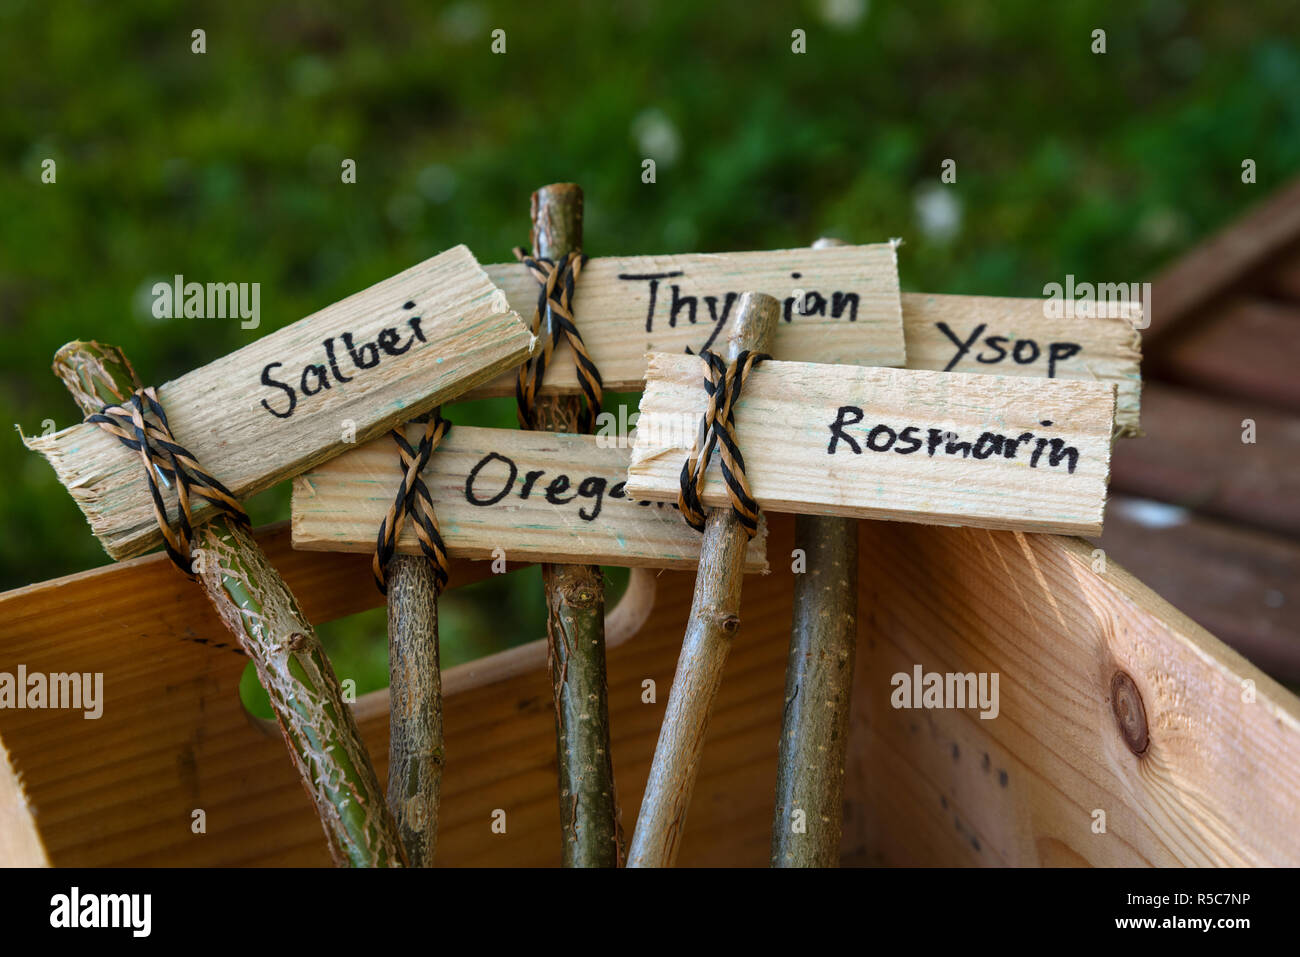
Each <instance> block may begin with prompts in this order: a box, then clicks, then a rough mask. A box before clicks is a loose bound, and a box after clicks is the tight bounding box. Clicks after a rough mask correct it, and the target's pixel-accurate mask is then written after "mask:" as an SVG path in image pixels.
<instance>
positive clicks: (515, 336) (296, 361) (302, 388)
mask: <svg viewBox="0 0 1300 957" xmlns="http://www.w3.org/2000/svg"><path fill="white" fill-rule="evenodd" d="M435 343H436V344H435ZM531 344H532V336H531V334H530V333H528V331H527V330H526V329H525V328H524V327H523V325H522V323H521V322H520V321H519V318H518V316H517V315H515V314H513V313H511V312H509V311H508V308H507V307H506V303H505V300H504V297H503V296H502V295H501V293H500V291H499V290H497V289H496V288H495V287H493V286H492V284H491V283H490V282H489V281H488V280H487V278H486V275H485V274H484V273H483V272H482V270H481V269H479V268H478V265H477V263H476V262H475V261H474V259H473V257H472V256H471V255H470V254H469V252H468V251H467V250H466V249H464V247H457V248H456V249H453V250H450V251H448V252H446V253H443V254H442V255H440V256H436V257H434V258H433V259H430V260H428V261H427V262H425V263H422V264H421V265H419V266H416V267H413V268H412V269H410V270H407V271H406V272H405V273H402V274H400V275H399V276H396V277H394V278H392V279H389V280H387V281H385V282H383V283H380V284H378V285H376V286H374V287H372V288H371V289H369V290H366V291H365V292H362V293H359V294H357V295H355V296H352V297H350V298H348V299H346V300H344V301H343V302H341V303H337V304H336V305H334V306H331V307H329V308H327V309H325V310H322V311H321V312H319V313H317V314H315V315H314V316H310V317H308V318H307V319H304V320H301V321H300V322H298V323H295V324H294V325H292V326H289V327H288V328H286V329H282V330H280V331H279V332H276V333H273V334H271V335H269V336H266V337H264V338H263V339H261V340H259V341H258V342H256V343H254V344H252V345H250V346H247V347H245V348H244V349H241V350H239V351H237V352H235V353H233V354H231V355H230V356H227V357H225V358H224V359H220V360H217V361H216V362H214V363H211V364H210V365H208V366H206V367H204V368H203V369H200V370H198V371H197V372H193V373H190V374H189V375H187V376H183V377H182V378H181V379H179V380H177V381H176V382H175V383H171V384H169V385H165V386H163V387H161V388H160V389H159V390H157V393H158V397H159V400H160V402H161V404H162V407H163V408H164V410H165V411H166V413H167V418H168V421H169V423H170V432H171V436H172V438H173V439H174V441H175V442H176V443H177V444H178V445H180V446H183V447H184V448H185V449H186V450H187V451H188V453H189V454H191V455H192V456H193V457H194V459H195V460H196V461H198V462H199V463H203V462H204V456H205V454H208V455H209V457H210V458H211V459H213V460H214V461H220V462H221V463H222V465H223V466H224V467H222V468H219V469H218V470H217V471H215V472H213V473H211V474H213V475H214V477H215V478H216V480H217V481H218V482H222V483H223V484H224V485H225V486H226V487H228V488H229V489H230V490H231V492H232V493H233V494H234V495H235V496H236V497H238V496H240V495H244V494H251V493H252V492H255V491H257V490H259V489H260V488H263V487H265V486H266V485H269V484H271V483H273V482H275V481H276V480H278V479H279V478H282V477H284V476H286V475H290V474H293V472H295V471H297V470H298V469H299V468H301V467H303V466H305V465H308V464H310V463H312V462H315V461H319V460H321V459H322V458H325V457H328V456H329V455H331V454H333V453H334V452H336V451H337V450H338V449H340V448H342V447H343V446H344V445H345V444H348V443H349V442H350V441H353V440H355V439H356V438H357V437H367V436H373V435H374V434H376V433H377V432H378V431H380V430H383V429H386V428H388V427H389V426H390V425H392V424H394V423H395V422H396V421H397V420H398V419H399V418H404V417H406V416H408V415H409V414H411V412H415V413H416V414H418V413H419V412H420V411H421V410H422V409H427V408H428V407H429V406H431V405H433V404H436V403H437V402H438V401H439V400H440V399H441V398H444V397H450V396H453V395H455V394H458V393H459V392H460V391H462V390H463V389H464V388H467V387H468V386H470V385H472V384H474V383H475V382H478V381H482V379H483V378H485V377H487V376H490V375H491V374H492V373H494V372H495V371H497V370H498V369H500V368H502V367H504V366H507V365H509V364H511V363H513V362H516V361H518V360H519V359H520V358H522V357H523V356H525V355H526V354H527V353H528V351H529V349H530V347H531ZM345 352H346V356H347V358H348V360H350V362H351V366H347V365H346V364H345V361H344V359H343V358H342V356H343V354H344V353H345ZM318 353H319V355H318ZM318 359H319V360H321V361H315V360H318ZM55 367H56V371H58V372H59V374H60V375H61V376H62V377H63V378H64V380H65V382H67V384H68V386H69V389H70V390H72V392H73V394H74V397H75V398H76V399H77V401H78V403H79V404H80V405H81V407H82V411H83V412H84V413H86V414H87V415H90V414H92V413H96V412H98V411H99V410H100V408H101V407H103V406H105V405H116V404H120V403H122V402H124V401H125V399H126V397H128V396H129V395H130V394H131V393H132V392H133V391H135V390H138V389H139V387H140V383H139V382H138V381H136V380H135V376H134V372H133V371H132V370H131V369H130V366H129V363H127V361H126V358H125V356H123V355H122V354H121V352H120V350H116V349H113V348H112V347H103V346H99V345H98V344H95V343H72V344H70V345H69V346H66V347H64V349H62V350H60V353H59V355H58V356H57V357H56V363H55ZM282 368H283V369H301V374H300V376H299V377H298V378H297V379H296V380H295V379H294V378H293V377H292V376H289V377H288V381H286V378H284V377H283V375H284V374H283V373H281V372H279V370H280V369H282ZM259 369H260V375H259V374H258V370H259ZM253 381H258V382H260V384H261V385H262V386H265V387H266V388H267V389H268V390H269V392H270V395H269V396H267V395H264V396H263V397H262V398H261V399H260V400H259V399H258V398H257V394H256V390H255V389H253V388H252V382H253ZM295 382H296V387H295V385H294V384H293V383H295ZM277 395H278V397H277ZM271 400H275V401H274V402H273V401H271ZM254 403H257V404H256V405H255V404H254ZM277 403H279V404H277ZM259 406H260V408H259ZM28 445H29V446H30V447H33V448H37V449H39V450H40V451H42V452H43V453H45V454H46V456H47V457H48V458H49V459H50V461H51V462H52V463H53V464H54V466H55V469H56V472H57V474H58V475H59V478H60V480H61V481H63V482H64V483H65V484H67V485H68V487H69V488H70V489H71V490H73V494H74V496H77V497H78V501H79V502H80V504H81V505H82V508H83V511H84V512H85V513H86V514H87V517H88V518H89V519H90V521H91V526H92V529H93V530H94V531H95V533H96V535H97V536H99V537H100V540H101V542H103V543H104V544H105V547H106V548H107V549H108V551H109V553H110V554H112V555H114V557H121V556H123V555H127V554H131V553H132V552H134V551H139V550H142V549H145V548H148V547H149V546H150V545H151V544H153V543H154V541H155V540H160V539H161V537H162V533H161V530H160V529H159V528H158V525H157V519H156V517H155V516H154V512H153V510H152V506H151V498H150V493H149V491H148V483H147V482H146V481H145V476H146V475H147V474H149V473H146V472H145V471H144V468H145V467H144V465H143V464H142V462H141V461H140V458H139V456H138V454H137V453H135V452H132V451H130V450H128V449H126V448H125V447H124V446H122V445H121V444H120V442H119V440H118V439H117V438H116V437H114V436H112V435H109V434H108V433H106V432H105V431H103V429H102V428H101V427H100V426H99V425H97V424H93V423H84V424H82V425H80V426H74V427H72V428H69V429H65V430H63V431H62V432H60V433H56V434H55V435H53V436H50V437H48V438H41V439H33V440H30V441H29V442H28ZM174 463H175V460H174V459H173V464H174ZM159 474H160V475H161V472H160V473H159ZM164 479H165V476H164ZM167 484H168V485H169V486H170V483H167ZM168 491H170V487H169V489H168ZM133 495H134V496H135V497H136V498H139V497H143V499H144V501H145V502H146V506H145V507H146V515H147V518H144V519H143V520H142V518H141V516H139V515H135V514H133V509H134V511H135V512H138V511H139V509H140V506H139V503H138V502H134V501H133ZM164 498H166V496H165V497H164ZM193 505H194V507H193V509H192V513H191V517H192V519H193V520H194V522H195V523H196V525H197V527H196V528H195V530H194V533H193V539H192V543H193V546H194V547H193V550H192V553H191V555H184V552H185V549H184V547H182V548H181V552H180V554H181V555H182V556H184V557H185V558H189V557H193V558H194V559H195V561H194V565H193V567H192V571H193V572H194V573H195V574H196V577H197V578H198V580H199V581H200V582H201V583H202V584H203V586H204V589H205V591H206V592H207V594H208V597H209V598H210V599H211V600H212V602H213V605H214V606H215V608H216V609H217V612H218V614H219V616H220V617H221V619H222V620H223V622H224V623H225V624H226V626H227V627H228V628H229V629H230V631H231V632H232V633H233V634H234V635H235V636H236V638H237V639H238V641H239V644H240V646H241V647H242V648H243V650H244V651H245V653H247V654H248V656H249V657H250V658H251V659H252V660H253V661H254V663H255V664H256V665H257V671H258V678H259V680H260V681H261V683H262V684H263V686H264V687H265V688H266V690H267V693H268V695H269V696H270V699H271V704H272V708H273V710H274V711H275V713H276V718H277V721H278V723H279V725H280V728H281V730H282V732H283V733H284V736H285V741H286V744H287V745H288V747H289V750H290V754H291V756H292V757H293V760H294V765H295V767H296V769H297V770H298V772H299V775H300V777H301V779H302V781H303V784H304V786H305V787H306V789H307V792H308V794H309V795H310V796H311V797H312V799H313V801H314V802H315V804H316V807H317V811H318V814H319V816H320V818H321V822H322V826H323V827H324V830H325V833H326V836H327V838H328V841H329V845H330V850H331V854H332V855H333V857H334V859H335V861H336V863H339V864H353V865H376V864H403V863H406V861H407V857H406V854H405V852H404V849H403V845H402V841H401V838H400V837H399V835H398V832H397V828H396V824H395V821H394V818H393V815H392V814H391V813H390V812H389V809H388V806H387V805H386V804H385V802H384V799H383V796H382V793H381V792H380V790H379V785H378V779H377V777H376V775H375V771H374V767H373V765H372V764H371V762H370V758H369V755H368V754H367V753H366V751H365V748H364V745H363V744H362V743H361V740H360V737H359V734H358V732H357V728H356V722H355V720H354V719H353V717H352V713H351V710H350V708H348V706H347V705H346V704H345V703H344V701H343V699H342V696H341V691H340V688H339V684H338V680H337V679H336V678H335V676H334V673H333V670H332V668H331V667H330V664H329V660H328V658H327V657H326V655H325V653H324V650H323V649H322V647H321V645H320V642H319V640H318V639H317V638H316V635H315V632H314V630H313V629H312V627H311V624H310V623H309V622H308V621H307V620H306V619H305V617H304V616H303V615H302V613H301V611H300V610H299V608H298V605H297V602H296V601H295V600H294V598H293V595H292V594H290V592H289V590H288V588H287V587H286V586H285V585H284V582H283V581H282V580H281V579H280V577H279V575H278V574H277V573H276V572H275V569H274V568H273V567H272V566H271V565H270V563H269V562H268V561H267V560H266V557H265V556H264V555H263V554H262V553H261V551H260V549H259V548H258V547H257V545H256V543H255V542H254V541H253V539H252V536H251V534H250V532H249V530H248V529H247V528H245V527H244V525H243V524H241V523H240V522H239V521H236V520H234V519H232V518H230V517H227V516H226V515H219V516H217V517H215V518H213V517H212V511H213V509H212V507H210V506H209V507H203V506H202V505H201V503H200V500H198V499H194V500H193ZM166 508H167V509H168V510H169V511H168V513H167V514H168V519H169V520H171V521H174V520H175V516H176V514H177V513H176V508H177V507H176V505H174V504H171V503H167V504H166ZM207 518H212V520H211V521H207V522H206V523H204V520H205V519H207Z"/></svg>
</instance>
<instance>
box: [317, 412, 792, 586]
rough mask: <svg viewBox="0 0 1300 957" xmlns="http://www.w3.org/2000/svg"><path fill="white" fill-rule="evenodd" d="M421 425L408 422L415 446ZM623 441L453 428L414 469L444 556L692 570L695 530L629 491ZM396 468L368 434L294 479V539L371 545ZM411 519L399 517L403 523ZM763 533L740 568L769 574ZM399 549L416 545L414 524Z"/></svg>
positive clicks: (670, 510) (387, 445)
mask: <svg viewBox="0 0 1300 957" xmlns="http://www.w3.org/2000/svg"><path fill="white" fill-rule="evenodd" d="M422 431H423V426H418V425H413V426H409V427H408V428H407V435H408V437H409V439H410V441H411V443H412V444H414V443H415V442H416V440H417V438H418V436H419V435H420V433H421V432H422ZM631 454H632V452H631V449H630V448H621V447H619V445H618V444H617V443H616V442H605V441H603V440H602V439H600V438H597V437H596V436H591V435H575V434H571V433H570V434H564V433H555V432H524V431H519V430H515V429H481V428H474V427H472V426H464V425H458V426H455V427H454V428H453V429H452V430H451V432H450V433H448V435H447V437H446V438H445V439H444V440H443V442H442V444H441V445H440V446H438V449H437V451H436V452H434V453H433V455H432V456H431V457H430V458H429V464H428V465H426V466H425V468H424V471H423V472H422V473H421V476H422V477H423V479H424V484H425V485H426V486H428V488H429V494H430V496H431V497H432V499H433V501H434V502H435V504H436V508H437V513H438V526H439V528H440V529H441V531H442V538H443V542H444V543H445V544H446V546H447V553H448V554H449V555H450V556H451V557H452V558H468V559H478V560H482V561H490V560H492V559H493V558H494V557H495V555H497V554H500V553H499V552H497V550H498V549H503V550H504V551H505V555H506V559H507V561H510V562H557V563H565V562H587V563H591V564H599V565H618V566H622V567H628V568H631V567H638V566H642V567H648V568H694V567H695V566H696V565H697V564H698V563H699V558H700V536H699V534H698V533H696V532H694V531H692V530H691V529H690V528H689V527H687V525H686V523H685V522H683V521H682V518H681V515H680V514H679V513H678V512H677V509H676V507H675V506H672V505H669V504H666V503H663V502H648V501H645V500H638V499H635V498H632V497H631V496H629V495H628V494H627V491H626V481H627V467H628V463H629V461H630V460H631ZM401 476H402V473H401V469H400V466H399V462H398V460H397V456H396V455H395V454H394V446H393V442H392V440H391V439H389V438H387V437H385V438H381V439H376V440H375V441H374V442H370V443H367V444H366V445H363V446H361V447H360V448H357V449H354V450H353V451H351V452H345V453H344V454H343V455H340V456H338V457H337V458H334V459H331V460H330V461H328V462H323V463H322V464H320V465H318V466H316V467H315V468H314V469H311V470H310V471H308V472H304V473H303V474H302V475H300V476H298V477H297V478H295V479H294V481H293V503H292V509H293V545H294V547H295V548H302V549H308V550H311V551H336V552H367V553H368V552H371V551H373V550H374V547H375V529H376V528H378V527H379V523H380V521H381V520H382V519H383V517H384V514H385V512H386V511H387V510H388V507H389V506H390V505H391V504H392V498H393V490H394V489H395V488H396V487H397V484H398V483H399V482H400V481H401ZM408 524H409V523H408ZM765 540H766V531H765V529H764V528H760V529H759V533H758V534H757V535H756V536H754V539H753V540H752V541H751V542H750V544H749V548H748V550H747V552H746V557H745V570H746V571H749V572H759V571H766V570H767V563H766V561H765V560H764V542H765ZM397 550H398V552H399V553H402V554H408V555H414V554H418V553H419V546H418V544H417V541H416V536H415V532H414V530H413V529H411V528H409V527H406V528H404V529H403V530H402V535H401V537H400V538H399V539H398V543H397Z"/></svg>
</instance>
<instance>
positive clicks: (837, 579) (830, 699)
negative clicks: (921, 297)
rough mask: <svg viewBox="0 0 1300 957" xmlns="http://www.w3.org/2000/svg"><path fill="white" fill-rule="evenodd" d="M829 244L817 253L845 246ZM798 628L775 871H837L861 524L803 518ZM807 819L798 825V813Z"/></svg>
mask: <svg viewBox="0 0 1300 957" xmlns="http://www.w3.org/2000/svg"><path fill="white" fill-rule="evenodd" d="M839 245H842V242H841V241H840V240H838V239H830V238H823V239H819V240H817V242H815V243H813V248H814V249H823V248H826V247H828V246H839ZM794 545H795V548H796V549H798V550H799V551H800V552H801V553H802V554H803V560H804V562H805V566H804V569H803V573H802V574H797V575H795V578H794V621H793V623H792V625H791V629H790V654H789V657H788V659H787V662H786V669H785V708H784V710H783V711H782V720H781V745H780V755H779V757H778V760H777V767H776V810H775V812H774V813H773V816H772V866H773V867H835V866H836V865H838V864H839V854H840V829H841V826H842V824H843V804H844V754H845V749H846V747H847V744H848V738H849V711H850V702H851V700H852V695H853V659H854V652H855V651H856V650H857V643H858V522H857V520H856V519H852V518H838V517H835V516H831V515H798V516H795V520H794ZM796 811H801V812H803V816H802V820H801V821H799V822H798V825H799V826H798V828H796V822H795V820H794V813H795V812H796Z"/></svg>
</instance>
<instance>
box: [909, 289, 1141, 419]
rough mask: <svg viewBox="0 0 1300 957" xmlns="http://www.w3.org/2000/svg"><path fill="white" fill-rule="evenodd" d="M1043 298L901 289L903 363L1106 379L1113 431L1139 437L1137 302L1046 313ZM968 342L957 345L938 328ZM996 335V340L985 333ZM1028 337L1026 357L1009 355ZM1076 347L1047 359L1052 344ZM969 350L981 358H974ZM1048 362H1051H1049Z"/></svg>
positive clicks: (981, 371) (987, 372)
mask: <svg viewBox="0 0 1300 957" xmlns="http://www.w3.org/2000/svg"><path fill="white" fill-rule="evenodd" d="M1048 301H1049V300H1045V299H1012V298H1004V297H998V296H953V295H940V294H937V293H903V330H904V334H905V335H906V337H907V368H909V369H929V370H932V371H945V370H946V368H947V366H948V365H949V363H951V362H956V365H954V366H953V368H952V369H951V370H950V371H952V372H956V373H970V374H979V375H1012V376H1026V377H1035V378H1037V377H1046V375H1047V373H1048V372H1049V371H1050V372H1053V373H1054V378H1057V379H1061V380H1080V381H1111V382H1114V383H1115V385H1116V393H1117V394H1116V405H1115V437H1116V438H1127V437H1133V436H1139V435H1141V434H1142V430H1141V398H1142V370H1141V362H1142V332H1141V325H1142V321H1143V314H1142V306H1141V303H1136V302H1134V303H1121V304H1116V307H1115V314H1114V315H1098V314H1096V313H1097V309H1096V308H1095V307H1096V304H1095V303H1089V302H1085V301H1079V302H1075V303H1073V304H1072V305H1071V308H1072V310H1073V311H1074V313H1075V315H1074V316H1071V317H1069V318H1049V317H1048V316H1047V315H1046V311H1045V310H1046V305H1045V304H1046V303H1047V302H1048ZM940 323H943V324H944V325H945V326H946V327H948V328H949V330H950V331H951V332H955V333H956V334H957V336H958V337H959V338H961V339H963V340H968V338H969V337H970V336H972V335H973V334H974V333H975V332H977V331H978V332H979V335H978V336H977V337H975V342H974V344H973V345H970V347H969V348H968V349H967V350H966V351H965V352H963V351H962V350H961V349H960V347H958V346H956V345H955V344H954V343H953V342H952V341H951V339H950V338H949V336H948V335H947V334H945V333H944V332H943V331H942V330H941V329H940V328H939V324H940ZM990 337H993V338H995V339H1000V340H1001V341H1000V342H999V343H995V344H994V346H995V347H990V346H989V345H988V342H987V340H988V339H989V338H990ZM1019 341H1027V342H1032V343H1033V345H1032V347H1031V348H1032V349H1033V352H1032V353H1031V352H1029V350H1028V349H1026V350H1024V351H1023V352H1022V353H1021V355H1022V356H1023V357H1025V358H1029V357H1030V356H1032V357H1033V358H1032V359H1030V360H1029V361H1027V362H1023V363H1022V362H1021V361H1019V360H1016V359H1014V358H1013V345H1014V343H1016V342H1019ZM1076 345H1077V346H1079V347H1080V350H1079V351H1078V352H1077V353H1076V354H1074V355H1071V356H1070V357H1069V358H1067V359H1064V360H1062V361H1061V362H1060V364H1059V365H1058V364H1056V362H1055V361H1054V360H1052V359H1051V358H1050V356H1052V355H1053V354H1054V353H1053V350H1054V349H1055V348H1056V347H1058V346H1059V347H1061V348H1062V349H1063V350H1068V349H1069V347H1072V346H1076ZM976 356H979V357H980V358H979V359H978V360H977V359H976ZM1049 365H1050V366H1051V368H1049Z"/></svg>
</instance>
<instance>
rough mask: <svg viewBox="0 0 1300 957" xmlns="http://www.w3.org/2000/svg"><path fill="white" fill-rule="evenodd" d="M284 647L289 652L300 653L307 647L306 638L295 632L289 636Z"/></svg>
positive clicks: (299, 632)
mask: <svg viewBox="0 0 1300 957" xmlns="http://www.w3.org/2000/svg"><path fill="white" fill-rule="evenodd" d="M286 647H287V648H288V649H289V650H290V651H302V650H303V649H304V648H306V647H307V636H306V635H304V634H303V633H302V632H301V631H295V632H294V633H293V634H291V635H290V636H289V640H288V642H286Z"/></svg>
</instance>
